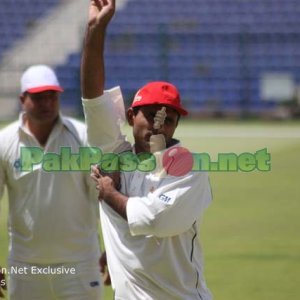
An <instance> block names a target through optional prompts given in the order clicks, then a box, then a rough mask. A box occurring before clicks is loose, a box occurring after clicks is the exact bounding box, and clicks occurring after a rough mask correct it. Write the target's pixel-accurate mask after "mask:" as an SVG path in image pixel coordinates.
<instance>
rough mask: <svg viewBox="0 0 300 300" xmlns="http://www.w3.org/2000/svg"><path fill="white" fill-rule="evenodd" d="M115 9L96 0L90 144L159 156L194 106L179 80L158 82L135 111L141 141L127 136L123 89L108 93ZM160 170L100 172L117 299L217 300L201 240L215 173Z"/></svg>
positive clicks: (88, 60)
mask: <svg viewBox="0 0 300 300" xmlns="http://www.w3.org/2000/svg"><path fill="white" fill-rule="evenodd" d="M114 12H115V1H114V0H102V1H99V0H97V1H96V0H94V1H90V8H89V20H88V25H87V31H86V36H85V42H84V49H83V55H82V94H83V106H84V111H85V118H86V123H87V127H88V139H89V143H90V145H92V146H98V147H100V148H101V149H102V150H103V151H104V152H106V151H108V152H116V153H122V152H123V151H128V150H130V151H133V153H135V154H137V155H139V154H141V153H144V152H154V153H155V157H156V158H157V161H159V160H160V158H162V157H163V156H164V155H165V153H167V151H169V150H170V149H171V150H174V151H175V152H176V151H177V150H176V147H177V148H178V146H179V145H180V144H179V141H177V140H175V139H174V138H173V135H174V132H175V130H176V127H177V125H178V122H179V118H180V116H181V115H186V114H187V111H186V110H185V109H184V108H183V106H182V103H181V99H180V94H179V92H178V90H177V88H176V87H175V86H174V85H172V84H170V83H168V82H164V81H158V82H150V83H148V84H146V85H145V86H143V87H142V88H140V89H139V90H138V92H137V93H136V95H135V97H134V100H133V103H132V105H131V107H130V108H129V109H128V111H127V121H128V122H129V124H130V126H131V127H132V130H133V137H134V145H133V146H131V145H130V144H129V142H128V141H127V140H126V137H125V136H124V135H123V134H122V132H121V129H120V125H121V124H122V122H124V121H125V110H124V103H123V99H122V94H121V92H120V88H118V87H117V88H113V89H111V90H108V91H104V80H105V78H104V58H103V57H104V54H103V49H104V40H105V31H106V27H107V25H108V24H109V22H110V20H111V18H112V17H113V15H114ZM173 148H174V149H173ZM160 167H161V166H160ZM158 171H160V170H157V169H155V170H153V171H148V172H143V171H141V170H136V171H132V172H120V174H119V177H118V176H107V175H105V174H103V173H101V170H100V171H99V170H98V169H97V168H94V169H93V172H92V177H93V178H94V180H95V181H96V184H97V188H98V190H99V200H100V203H101V205H100V206H101V208H100V214H101V222H102V230H103V237H104V242H105V247H106V253H107V260H108V268H109V272H110V276H111V281H112V287H113V289H114V290H115V299H118V300H121V299H122V300H129V299H130V300H141V299H153V300H158V299H164V300H165V299H181V300H182V299H185V300H188V299H202V300H210V299H211V295H210V292H209V290H208V288H207V287H206V284H205V280H204V275H203V262H202V250H201V247H200V244H199V223H200V221H201V216H202V213H203V211H204V209H205V208H206V207H207V205H208V204H209V203H210V202H211V189H210V184H209V180H208V175H207V174H206V173H204V172H188V173H186V174H184V175H182V176H171V175H170V174H168V173H167V172H165V173H162V172H158ZM162 174H163V175H162Z"/></svg>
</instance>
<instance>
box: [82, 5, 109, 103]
mask: <svg viewBox="0 0 300 300" xmlns="http://www.w3.org/2000/svg"><path fill="white" fill-rule="evenodd" d="M114 12H115V0H91V1H90V7H89V16H88V24H87V28H86V33H85V39H84V45H83V52H82V59H81V90H82V97H83V98H85V99H91V98H95V97H98V96H101V95H102V94H103V91H104V81H105V73H104V71H105V70H104V54H103V53H104V40H105V32H106V27H107V25H108V23H109V22H110V20H111V18H112V17H113V15H114Z"/></svg>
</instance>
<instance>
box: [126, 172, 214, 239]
mask: <svg viewBox="0 0 300 300" xmlns="http://www.w3.org/2000/svg"><path fill="white" fill-rule="evenodd" d="M164 180H166V179H164ZM211 200H212V195H211V188H210V183H209V179H208V175H207V173H201V172H197V173H190V174H189V175H188V176H185V177H184V178H183V177H179V178H176V180H175V181H174V177H173V182H169V183H167V184H165V185H164V186H163V187H161V188H159V189H157V190H156V191H155V192H153V193H149V194H148V195H147V196H146V197H129V199H128V203H127V218H128V224H129V228H130V232H131V234H132V235H149V236H151V235H152V236H156V237H167V236H174V235H178V234H180V233H183V232H185V231H187V230H188V229H189V228H190V227H191V226H192V225H193V223H194V222H195V221H196V220H198V219H199V218H200V217H201V214H202V212H203V211H204V209H205V208H206V207H207V206H208V204H209V203H210V202H211Z"/></svg>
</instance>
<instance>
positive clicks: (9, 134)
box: [0, 121, 19, 144]
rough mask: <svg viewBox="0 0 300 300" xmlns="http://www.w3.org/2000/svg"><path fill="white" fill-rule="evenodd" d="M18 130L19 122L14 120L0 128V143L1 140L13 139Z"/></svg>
mask: <svg viewBox="0 0 300 300" xmlns="http://www.w3.org/2000/svg"><path fill="white" fill-rule="evenodd" d="M18 130H19V122H18V121H15V122H13V123H11V124H9V125H7V126H5V127H4V128H2V129H1V130H0V141H1V144H3V142H5V141H8V140H13V139H15V137H16V135H17V134H18Z"/></svg>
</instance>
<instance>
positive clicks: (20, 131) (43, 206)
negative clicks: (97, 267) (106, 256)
mask: <svg viewBox="0 0 300 300" xmlns="http://www.w3.org/2000/svg"><path fill="white" fill-rule="evenodd" d="M85 143H86V128H85V126H84V124H82V123H81V122H79V121H76V120H74V119H71V118H67V117H63V116H60V117H59V119H58V121H57V123H56V125H55V127H54V128H53V130H52V132H51V134H50V136H49V138H48V141H47V143H46V145H45V146H44V149H43V150H44V152H45V153H49V152H53V153H60V148H61V147H63V146H65V147H71V149H72V151H74V153H76V152H78V149H79V147H80V146H83V145H84V144H85ZM21 147H39V148H40V147H41V146H40V145H39V143H38V141H37V140H36V138H35V137H34V136H33V135H32V134H31V133H30V132H29V131H28V130H27V128H26V127H25V126H24V122H23V114H21V115H20V118H19V120H18V121H16V122H14V123H12V124H10V125H9V126H7V127H6V128H4V129H2V130H1V131H0V198H1V197H2V195H3V191H4V186H5V185H6V186H7V191H8V199H9V217H8V232H9V238H10V244H9V251H10V252H9V257H10V259H12V260H15V261H20V262H28V263H41V264H50V263H60V262H74V261H76V262H79V261H85V260H88V259H94V258H97V257H99V255H100V250H99V243H98V232H97V223H98V215H99V213H98V200H97V197H96V194H95V191H94V189H95V187H94V184H93V183H92V181H91V179H90V177H89V172H46V171H44V170H43V168H42V164H38V165H36V166H35V168H34V169H33V171H31V172H25V171H22V170H21V169H20V149H21Z"/></svg>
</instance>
